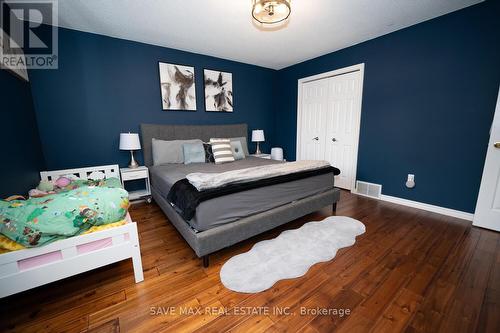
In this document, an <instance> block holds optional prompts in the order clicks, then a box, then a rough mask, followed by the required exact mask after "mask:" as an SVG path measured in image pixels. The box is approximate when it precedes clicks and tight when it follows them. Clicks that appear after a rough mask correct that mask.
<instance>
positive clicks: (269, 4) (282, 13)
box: [252, 0, 292, 24]
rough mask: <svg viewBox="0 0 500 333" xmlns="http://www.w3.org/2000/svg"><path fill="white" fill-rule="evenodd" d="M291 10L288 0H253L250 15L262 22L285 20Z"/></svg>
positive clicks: (269, 22)
mask: <svg viewBox="0 0 500 333" xmlns="http://www.w3.org/2000/svg"><path fill="white" fill-rule="evenodd" d="M291 11H292V9H291V8H290V0H253V7H252V16H253V18H254V19H255V20H256V21H257V22H260V23H262V24H275V23H278V22H282V21H285V20H286V19H287V18H288V17H289V16H290V13H291Z"/></svg>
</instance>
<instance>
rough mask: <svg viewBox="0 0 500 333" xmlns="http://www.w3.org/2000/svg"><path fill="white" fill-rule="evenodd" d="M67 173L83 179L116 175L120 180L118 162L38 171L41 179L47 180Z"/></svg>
mask: <svg viewBox="0 0 500 333" xmlns="http://www.w3.org/2000/svg"><path fill="white" fill-rule="evenodd" d="M68 175H73V176H76V177H78V178H79V179H84V180H87V179H103V178H111V177H116V178H118V179H120V180H121V178H120V167H119V166H118V164H114V165H103V166H96V167H87V168H78V169H65V170H55V171H42V172H40V178H41V179H42V180H48V181H52V180H56V179H57V178H59V177H61V176H68Z"/></svg>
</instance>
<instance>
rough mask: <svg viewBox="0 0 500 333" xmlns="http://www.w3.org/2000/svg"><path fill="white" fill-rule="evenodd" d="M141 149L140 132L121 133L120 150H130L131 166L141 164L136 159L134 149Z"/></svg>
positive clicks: (132, 167) (135, 166)
mask: <svg viewBox="0 0 500 333" xmlns="http://www.w3.org/2000/svg"><path fill="white" fill-rule="evenodd" d="M139 149H141V142H140V141H139V134H137V133H120V150H130V164H129V166H128V167H129V168H131V169H134V168H137V167H138V166H139V164H137V162H136V161H135V159H134V150H139Z"/></svg>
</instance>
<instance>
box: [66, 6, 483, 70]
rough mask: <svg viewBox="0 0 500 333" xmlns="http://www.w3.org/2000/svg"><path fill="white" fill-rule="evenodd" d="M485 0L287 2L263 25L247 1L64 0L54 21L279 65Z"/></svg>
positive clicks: (265, 65)
mask: <svg viewBox="0 0 500 333" xmlns="http://www.w3.org/2000/svg"><path fill="white" fill-rule="evenodd" d="M482 1H483V0H292V14H291V16H290V20H289V22H288V23H287V25H286V26H284V27H282V29H280V30H277V31H263V30H262V29H259V26H257V25H256V24H255V23H254V22H253V21H252V19H251V4H252V1H251V0H140V1H139V0H64V1H59V26H62V27H65V28H70V29H76V30H82V31H87V32H93V33H97V34H102V35H107V36H112V37H118V38H123V39H128V40H133V41H138V42H143V43H148V44H154V45H160V46H166V47H171V48H175V49H180V50H185V51H191V52H196V53H202V54H206V55H212V56H216V57H220V58H225V59H230V60H236V61H241V62H244V63H249V64H254V65H259V66H263V67H268V68H274V69H281V68H284V67H287V66H290V65H293V64H296V63H299V62H302V61H304V60H307V59H311V58H315V57H317V56H320V55H323V54H326V53H329V52H333V51H336V50H340V49H343V48H345V47H348V46H351V45H354V44H358V43H361V42H363V41H366V40H369V39H372V38H375V37H378V36H381V35H384V34H387V33H390V32H392V31H396V30H399V29H401V28H404V27H408V26H411V25H414V24H416V23H419V22H422V21H425V20H429V19H431V18H434V17H437V16H440V15H444V14H446V13H449V12H452V11H455V10H458V9H461V8H464V7H467V6H470V5H472V4H476V3H479V2H482Z"/></svg>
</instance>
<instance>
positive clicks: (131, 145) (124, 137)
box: [120, 133, 141, 150]
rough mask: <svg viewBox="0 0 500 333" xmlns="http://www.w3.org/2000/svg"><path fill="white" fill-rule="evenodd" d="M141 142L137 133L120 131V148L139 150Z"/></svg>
mask: <svg viewBox="0 0 500 333" xmlns="http://www.w3.org/2000/svg"><path fill="white" fill-rule="evenodd" d="M139 149H141V142H140V141H139V134H137V133H120V150H139Z"/></svg>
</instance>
